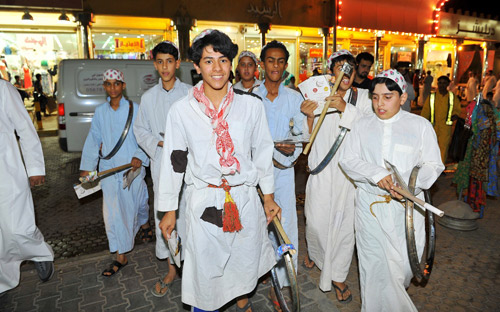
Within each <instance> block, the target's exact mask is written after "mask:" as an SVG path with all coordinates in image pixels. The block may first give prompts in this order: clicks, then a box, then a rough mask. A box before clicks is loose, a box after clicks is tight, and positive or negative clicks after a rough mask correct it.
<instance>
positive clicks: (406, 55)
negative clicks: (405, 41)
mask: <svg viewBox="0 0 500 312" xmlns="http://www.w3.org/2000/svg"><path fill="white" fill-rule="evenodd" d="M397 58H398V59H397V61H398V62H410V63H411V52H398V57H397Z"/></svg>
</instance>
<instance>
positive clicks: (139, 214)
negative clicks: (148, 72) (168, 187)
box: [80, 69, 149, 277]
mask: <svg viewBox="0 0 500 312" xmlns="http://www.w3.org/2000/svg"><path fill="white" fill-rule="evenodd" d="M103 78H104V89H105V90H106V93H107V94H108V99H107V100H108V101H107V102H106V103H103V104H101V105H99V106H98V107H97V108H96V110H95V113H94V117H93V118H92V124H91V126H90V131H89V134H88V136H87V139H86V140H85V144H84V146H83V151H82V160H81V163H80V170H81V173H80V175H81V176H86V175H88V173H89V171H94V170H96V169H97V165H98V164H99V171H104V170H108V169H111V168H115V167H118V166H121V165H125V164H129V163H131V164H132V170H134V171H135V170H140V173H139V175H138V176H137V177H136V178H135V179H134V180H133V181H132V183H131V185H130V186H129V187H127V188H123V171H121V172H117V173H115V174H113V175H112V176H109V177H106V178H104V179H102V180H101V181H100V183H101V187H102V194H103V209H102V210H103V217H104V225H105V227H106V236H107V237H108V242H109V250H110V252H112V253H114V252H116V261H113V263H112V264H111V266H110V268H109V269H107V270H104V271H103V272H102V275H103V276H107V277H109V276H113V275H114V274H115V273H117V272H118V271H119V270H120V269H121V268H122V267H124V266H125V265H127V263H128V261H127V256H126V255H125V253H127V252H129V251H130V250H132V248H133V247H134V238H135V235H136V234H137V231H138V230H139V227H140V226H141V225H144V224H146V223H148V219H149V206H148V189H147V186H146V182H144V177H145V175H146V173H145V171H146V170H145V169H143V168H142V165H148V164H149V159H148V157H147V156H146V154H145V153H144V151H143V150H142V149H141V148H140V147H139V146H138V145H137V141H136V139H135V136H134V134H133V133H132V131H131V129H129V132H128V133H127V136H126V137H125V140H124V141H123V144H122V145H121V147H120V148H119V150H118V151H117V152H116V153H115V154H114V155H113V156H112V157H110V158H109V159H106V158H108V156H109V154H110V152H111V151H112V150H113V149H114V148H115V146H116V145H117V142H118V141H119V139H120V137H121V136H122V133H123V131H124V128H125V125H126V121H127V118H128V115H129V112H130V110H131V109H132V110H133V116H132V124H131V125H130V128H132V127H133V122H134V120H135V118H136V116H137V111H138V109H139V105H137V103H133V102H131V101H128V100H127V99H125V97H124V96H123V90H124V89H125V86H126V84H125V81H124V77H123V73H122V72H120V71H118V70H115V69H109V70H106V71H105V72H104V77H103Z"/></svg>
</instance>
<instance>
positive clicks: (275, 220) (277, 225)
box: [273, 217, 297, 255]
mask: <svg viewBox="0 0 500 312" xmlns="http://www.w3.org/2000/svg"><path fill="white" fill-rule="evenodd" d="M273 224H274V227H275V228H276V230H277V231H278V233H279V235H281V238H283V242H285V244H287V245H288V244H290V245H292V242H291V241H290V239H289V238H288V235H286V233H285V230H284V229H283V226H282V225H281V222H280V220H279V219H278V217H274V218H273ZM294 247H295V246H294ZM288 252H290V254H291V255H294V254H296V253H297V250H295V249H290V250H288Z"/></svg>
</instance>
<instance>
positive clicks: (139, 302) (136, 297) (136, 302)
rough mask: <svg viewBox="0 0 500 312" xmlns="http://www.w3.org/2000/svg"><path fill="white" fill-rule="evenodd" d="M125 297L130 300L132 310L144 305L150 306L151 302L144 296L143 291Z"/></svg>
mask: <svg viewBox="0 0 500 312" xmlns="http://www.w3.org/2000/svg"><path fill="white" fill-rule="evenodd" d="M123 297H124V298H127V299H128V301H129V302H130V306H129V309H130V310H133V309H137V308H142V307H145V306H148V305H150V304H151V303H150V302H149V301H148V300H146V297H145V296H144V292H143V291H138V292H135V293H131V294H126V295H124V296H123Z"/></svg>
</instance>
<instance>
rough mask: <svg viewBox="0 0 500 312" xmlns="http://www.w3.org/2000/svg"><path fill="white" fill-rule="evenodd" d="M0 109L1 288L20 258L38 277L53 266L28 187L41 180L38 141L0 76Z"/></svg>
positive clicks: (12, 280) (12, 282) (15, 274)
mask: <svg viewBox="0 0 500 312" xmlns="http://www.w3.org/2000/svg"><path fill="white" fill-rule="evenodd" d="M0 111H1V112H2V113H1V114H0V142H1V143H2V149H1V151H0V159H1V162H2V169H0V177H1V178H0V198H1V199H2V200H1V202H0V294H1V293H3V292H5V291H7V290H9V289H12V288H14V287H16V286H17V285H18V284H19V278H20V271H19V267H20V265H21V263H22V262H23V261H25V260H30V261H34V262H35V268H36V269H37V271H38V273H39V277H40V279H42V281H47V280H49V279H50V277H51V276H52V274H53V272H54V264H53V261H54V253H53V252H52V248H51V247H50V246H49V245H48V244H47V243H45V241H44V239H43V235H42V233H41V232H40V230H39V229H38V228H37V226H36V224H35V211H34V207H33V198H32V197H31V190H30V186H36V185H41V184H42V183H43V182H44V181H45V163H44V160H43V153H42V145H41V143H40V139H39V138H38V135H37V133H36V130H35V128H34V127H33V123H32V122H31V120H30V118H29V116H28V113H27V111H26V109H25V107H24V105H23V102H22V100H21V97H20V95H19V92H18V91H17V89H16V88H15V87H14V86H13V85H11V84H10V83H9V82H7V81H5V80H0ZM14 131H15V132H14ZM16 134H17V136H19V144H18V141H17V139H16ZM19 147H20V148H21V150H22V155H21V152H20V150H19ZM23 159H24V164H23ZM28 177H29V178H28Z"/></svg>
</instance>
